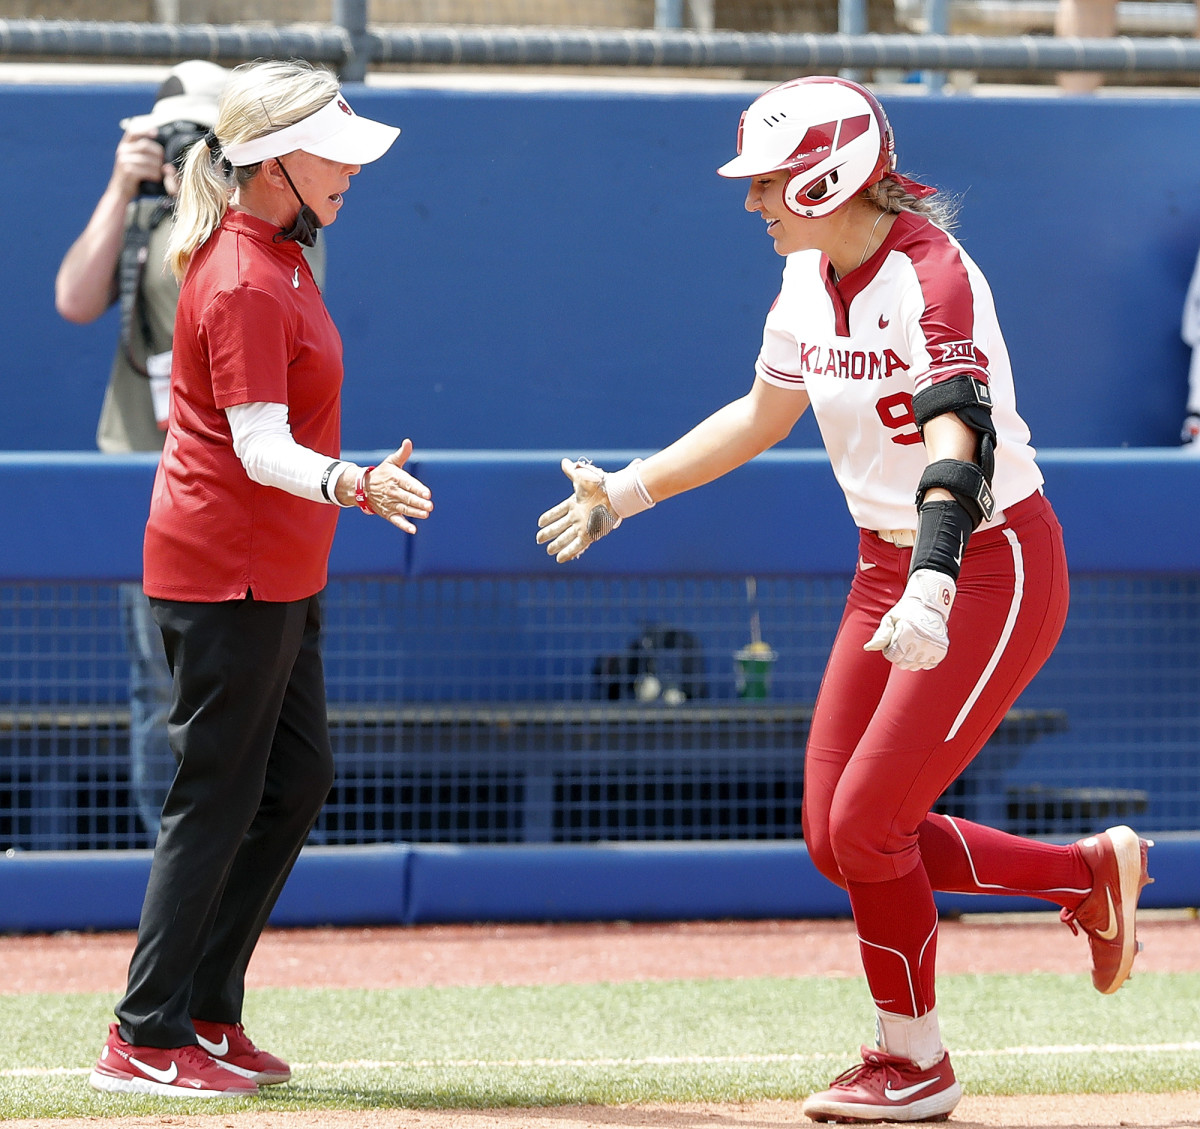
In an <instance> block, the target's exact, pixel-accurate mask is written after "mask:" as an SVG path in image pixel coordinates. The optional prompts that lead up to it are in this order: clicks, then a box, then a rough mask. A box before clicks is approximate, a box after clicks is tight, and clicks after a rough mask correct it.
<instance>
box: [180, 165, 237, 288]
mask: <svg viewBox="0 0 1200 1129" xmlns="http://www.w3.org/2000/svg"><path fill="white" fill-rule="evenodd" d="M212 158H213V154H212V150H210V149H209V147H208V146H207V145H205V144H204V142H203V141H199V142H197V143H196V144H195V145H193V146H192V148H191V150H190V151H189V153H188V155H187V157H186V158H185V159H184V162H183V169H182V171H181V172H180V176H179V196H178V197H177V199H176V203H175V223H174V225H173V226H172V228H171V237H170V239H169V240H168V241H167V262H168V264H169V265H170V267H171V271H172V273H173V274H174V275H175V277H176V278H177V279H182V278H183V276H184V273H185V272H186V271H187V265H188V263H189V262H190V261H191V258H192V255H193V254H194V253H195V251H196V249H197V248H198V247H200V246H202V245H203V244H204V242H205V240H207V239H208V237H209V236H210V235H212V233H213V232H214V231H216V229H217V226H218V225H219V224H220V222H221V218H222V217H223V216H224V215H225V212H226V211H227V210H228V208H229V196H230V192H231V191H232V188H231V185H230V183H229V181H228V180H226V178H225V176H224V175H223V171H222V169H221V165H220V162H218V164H216V165H214V164H213V159H212Z"/></svg>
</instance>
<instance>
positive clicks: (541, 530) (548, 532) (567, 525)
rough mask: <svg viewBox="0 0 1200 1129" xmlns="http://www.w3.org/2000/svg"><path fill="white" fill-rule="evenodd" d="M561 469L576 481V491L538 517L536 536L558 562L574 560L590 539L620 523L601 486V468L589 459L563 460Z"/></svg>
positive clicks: (602, 483)
mask: <svg viewBox="0 0 1200 1129" xmlns="http://www.w3.org/2000/svg"><path fill="white" fill-rule="evenodd" d="M562 471H563V474H565V475H566V476H567V477H568V478H569V479H570V480H571V481H572V482H573V483H574V484H575V490H574V492H573V493H571V494H570V495H569V496H568V497H566V498H564V499H563V500H562V501H561V502H559V503H558V505H557V506H555V507H554V508H553V509H551V510H547V511H546V512H545V513H544V514H542V516H541V517H539V518H538V535H537V543H538V544H539V545H546V552H547V553H549V554H550V555H551V556H552V557H553V558H554V559H555V560H556V561H558V562H559V564H562V563H563V562H564V561H573V560H574V559H575V558H576V557H578V556H580V555H582V554H583V552H584V551H585V550H586V549H587V547H588V546H589V545H590V544H591V543H592V542H593V541H599V540H600V538H601V537H603V536H605V534H607V533H611V532H612V531H613V530H614V529H616V528H617V526H618V525H620V524H621V519H620V518H619V517H617V515H616V514H615V513H613V509H612V504H611V503H610V502H609V498H608V491H607V490H606V489H605V488H604V479H605V474H604V471H603V469H602V468H600V467H598V466H596V465H594V464H593V463H592V462H591V461H590V460H588V459H580V460H578V461H577V462H572V461H571V460H570V459H563V461H562ZM547 542H549V544H546V543H547Z"/></svg>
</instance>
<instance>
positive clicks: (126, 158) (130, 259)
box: [54, 59, 324, 834]
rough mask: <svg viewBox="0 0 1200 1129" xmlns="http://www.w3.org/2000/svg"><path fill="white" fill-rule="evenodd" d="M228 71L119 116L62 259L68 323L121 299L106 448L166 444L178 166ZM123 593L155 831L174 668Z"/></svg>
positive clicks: (139, 603) (172, 79)
mask: <svg viewBox="0 0 1200 1129" xmlns="http://www.w3.org/2000/svg"><path fill="white" fill-rule="evenodd" d="M228 75H229V72H228V71H226V70H225V68H224V67H219V66H217V64H216V63H210V62H208V61H207V60H204V59H189V60H188V61H187V62H183V63H179V64H178V65H176V66H174V67H172V68H171V70H170V71H169V73H168V74H167V77H166V79H165V80H164V81H163V83H162V85H161V86H160V87H159V88H158V92H157V94H156V95H155V100H154V106H153V108H152V109H151V110H150V112H149V113H147V114H141V115H138V116H136V117H130V118H126V119H125V120H124V121H122V122H121V128H122V129H123V130H124V131H125V132H124V136H123V137H122V138H121V140H120V142H119V143H118V145H117V151H116V156H115V158H114V161H113V169H112V175H111V176H110V177H109V180H108V184H107V186H106V187H105V189H104V192H103V193H102V194H101V196H100V199H99V201H98V202H97V203H96V207H95V209H94V210H93V212H92V216H91V218H90V219H89V220H88V222H87V226H86V227H85V228H84V229H83V232H82V234H81V235H80V236H79V237H78V238H77V239H76V240H75V242H74V243H72V244H71V247H70V249H69V250H68V251H67V253H66V255H65V256H64V257H63V261H62V264H61V265H60V266H59V268H58V277H57V278H56V279H55V283H54V305H55V308H56V309H57V310H58V312H59V314H61V315H62V317H64V318H65V319H66V320H67V321H70V322H75V323H76V324H79V325H86V324H88V323H89V322H93V321H95V320H96V319H97V318H99V317H100V316H101V315H102V314H104V313H105V312H106V311H107V310H108V309H109V307H110V306H112V305H113V304H114V303H118V304H119V306H120V314H121V321H120V339H119V340H118V342H117V348H116V353H115V356H114V357H113V364H112V370H111V372H110V374H109V378H108V387H107V389H106V390H105V393H104V403H103V406H102V407H101V409H100V422H99V425H98V427H97V429H96V445H97V446H98V447H99V448H100V450H101V451H104V452H105V453H107V454H126V453H128V452H131V451H161V450H162V445H163V440H164V438H165V436H166V427H167V415H168V411H169V406H170V404H169V388H170V376H171V337H172V334H173V332H174V329H175V306H176V303H177V302H178V300H179V283H178V282H177V281H176V279H175V276H174V275H173V274H172V273H171V270H170V269H169V268H168V266H167V264H166V249H167V240H168V238H169V236H170V234H171V222H170V221H171V219H172V217H173V216H174V212H175V196H176V193H177V192H178V191H179V169H180V167H181V165H182V162H183V159H184V157H185V156H186V155H187V153H188V151H189V150H190V149H191V147H192V145H193V144H195V143H196V142H197V141H200V140H201V139H202V138H203V137H204V134H205V131H206V130H208V129H210V128H211V127H212V126H213V124H214V123H215V122H216V120H217V100H218V99H219V98H220V96H221V91H222V90H223V89H224V87H225V83H226V80H227V78H228ZM306 255H307V257H308V261H309V265H310V266H311V268H312V271H313V275H314V277H315V279H316V281H317V283H318V285H320V286H323V284H324V242H323V241H322V240H318V241H317V244H316V247H315V248H306ZM120 600H121V611H122V618H123V621H124V625H125V630H126V637H127V644H128V647H129V654H130V658H131V668H130V687H129V697H130V742H129V743H130V775H131V784H132V785H133V794H134V796H135V799H136V803H137V805H138V811H139V814H140V816H141V819H142V822H143V824H144V825H145V826H146V828H147V830H149V831H150V833H151V834H155V833H157V831H158V825H159V814H160V812H161V810H162V801H163V798H164V797H165V795H166V791H167V788H168V786H169V785H170V783H171V779H172V777H173V776H174V774H175V760H174V757H173V756H172V755H171V752H170V749H169V748H168V746H167V730H166V717H167V710H168V707H169V706H170V702H171V675H170V671H169V670H168V669H167V661H166V656H165V655H164V654H163V645H162V637H161V635H160V633H159V630H158V627H157V625H156V624H155V623H154V620H153V619H152V618H151V615H150V607H149V604H148V603H147V602H146V597H145V596H144V595H143V593H142V586H141V584H140V583H130V584H122V585H121V586H120Z"/></svg>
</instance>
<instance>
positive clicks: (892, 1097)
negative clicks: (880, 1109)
mask: <svg viewBox="0 0 1200 1129" xmlns="http://www.w3.org/2000/svg"><path fill="white" fill-rule="evenodd" d="M936 1081H937V1079H936V1078H926V1079H925V1081H924V1082H915V1083H914V1084H913V1085H911V1086H905V1087H904V1088H903V1089H902V1090H893V1089H892V1084H891V1083H890V1082H889V1083H888V1084H887V1085H886V1086H884V1088H883V1096H884V1097H885V1098H887V1100H888V1101H889V1102H902V1101H904V1099H905V1098H911V1097H912V1096H913V1094H919V1093H920V1092H921V1091H922V1090H924V1089H925V1088H926V1087H927V1086H932V1085H933V1084H934V1083H935V1082H936Z"/></svg>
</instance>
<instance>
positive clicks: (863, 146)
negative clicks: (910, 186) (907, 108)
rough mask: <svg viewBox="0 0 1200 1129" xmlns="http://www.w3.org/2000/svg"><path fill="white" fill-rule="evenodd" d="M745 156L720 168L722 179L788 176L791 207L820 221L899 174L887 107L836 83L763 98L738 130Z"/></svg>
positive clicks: (804, 81) (819, 82) (791, 86)
mask: <svg viewBox="0 0 1200 1129" xmlns="http://www.w3.org/2000/svg"><path fill="white" fill-rule="evenodd" d="M737 151H738V155H737V156H736V157H734V158H733V160H732V161H729V162H727V163H726V164H724V165H722V166H721V167H720V168H719V169H717V172H718V173H720V174H721V176H726V177H744V176H762V175H763V174H764V173H770V172H778V171H780V170H782V169H787V170H788V171H789V172H790V173H791V174H792V175H791V176H790V177H789V178H788V182H787V185H786V186H785V188H784V193H783V199H784V202H785V203H786V204H787V206H788V208H789V209H791V211H793V212H795V213H796V215H798V216H805V217H808V218H813V219H815V218H818V217H820V216H827V215H829V214H830V213H831V212H834V211H836V210H837V209H838V208H840V207H841V206H842V205H843V204H844V203H846V201H847V200H850V199H852V198H853V197H855V196H857V195H858V194H859V193H860V192H861V191H862V190H863V189H864V188H866V187H867V186H868V185H872V184H875V183H876V182H877V181H880V180H882V179H883V178H884V177H885V176H886V175H887V174H888V173H894V172H895V169H896V145H895V141H894V140H893V138H892V127H891V125H890V124H889V123H888V119H887V114H885V113H884V112H883V107H882V106H881V105H880V104H879V100H878V99H877V98H876V97H875V95H874V94H872V93H871V92H870V91H869V90H867V89H866V88H865V87H863V86H859V84H858V83H856V82H850V81H849V80H848V79H844V78H835V77H832V76H829V77H825V76H822V77H815V78H796V79H792V80H791V81H790V82H785V83H782V84H781V85H779V86H775V87H772V88H771V89H770V90H768V91H767V92H766V93H765V94H762V95H760V96H759V97H758V98H756V99H755V100H754V102H752V103H751V105H750V108H749V109H748V110H746V111H745V112H744V113H743V114H742V120H741V121H740V122H739V123H738V138H737Z"/></svg>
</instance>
